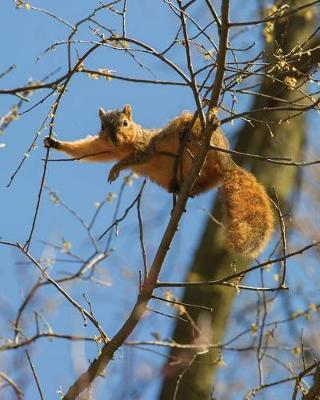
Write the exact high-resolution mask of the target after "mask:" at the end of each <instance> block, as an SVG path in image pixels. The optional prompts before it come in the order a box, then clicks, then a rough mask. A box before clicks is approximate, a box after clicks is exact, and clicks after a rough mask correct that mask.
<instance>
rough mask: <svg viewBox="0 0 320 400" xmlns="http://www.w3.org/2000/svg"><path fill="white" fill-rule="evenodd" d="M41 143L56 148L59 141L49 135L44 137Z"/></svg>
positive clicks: (46, 146)
mask: <svg viewBox="0 0 320 400" xmlns="http://www.w3.org/2000/svg"><path fill="white" fill-rule="evenodd" d="M43 143H44V147H45V148H47V149H50V148H52V147H53V148H54V149H56V148H57V147H58V144H59V142H58V141H57V140H55V139H52V138H51V137H50V136H48V137H46V138H45V139H44V141H43Z"/></svg>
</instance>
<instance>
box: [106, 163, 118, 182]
mask: <svg viewBox="0 0 320 400" xmlns="http://www.w3.org/2000/svg"><path fill="white" fill-rule="evenodd" d="M118 176H119V170H118V168H117V166H116V165H114V166H113V167H112V168H111V170H110V172H109V176H108V182H109V183H112V182H114V181H115V180H116V179H117V178H118Z"/></svg>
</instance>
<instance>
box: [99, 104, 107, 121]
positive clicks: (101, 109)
mask: <svg viewBox="0 0 320 400" xmlns="http://www.w3.org/2000/svg"><path fill="white" fill-rule="evenodd" d="M106 114H107V113H106V112H105V110H104V109H103V108H102V107H101V108H99V117H100V119H103V117H105V116H106Z"/></svg>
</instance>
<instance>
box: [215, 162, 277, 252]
mask: <svg viewBox="0 0 320 400" xmlns="http://www.w3.org/2000/svg"><path fill="white" fill-rule="evenodd" d="M221 192H222V198H223V200H224V202H225V205H226V213H227V225H226V235H227V242H228V244H229V246H230V248H231V250H234V251H236V252H237V253H240V254H242V255H244V256H247V257H256V256H257V255H258V254H259V253H260V252H261V251H262V250H263V249H264V247H265V246H266V244H267V243H268V241H269V239H270V236H271V234H272V230H273V212H272V207H271V201H270V199H269V197H268V195H267V193H266V191H265V189H264V187H263V186H262V185H261V184H260V183H258V182H257V180H256V178H255V177H254V176H253V175H252V174H251V173H249V172H247V171H245V170H243V169H242V168H240V167H238V166H237V165H236V164H233V167H232V168H229V169H227V170H226V171H225V172H224V174H223V178H222V186H221Z"/></svg>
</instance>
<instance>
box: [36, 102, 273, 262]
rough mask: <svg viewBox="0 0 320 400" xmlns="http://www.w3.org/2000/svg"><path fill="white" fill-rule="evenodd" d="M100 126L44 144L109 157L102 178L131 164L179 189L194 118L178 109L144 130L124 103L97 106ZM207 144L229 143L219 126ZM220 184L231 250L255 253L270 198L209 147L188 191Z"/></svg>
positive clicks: (197, 129) (196, 138)
mask: <svg viewBox="0 0 320 400" xmlns="http://www.w3.org/2000/svg"><path fill="white" fill-rule="evenodd" d="M99 117H100V120H101V130H100V132H99V134H98V135H96V136H88V137H86V138H84V139H81V140H76V141H72V142H67V141H60V140H56V139H53V138H52V137H47V138H45V140H44V144H45V147H47V148H54V149H56V150H58V151H62V152H64V153H66V154H68V155H69V156H71V157H72V158H74V159H76V160H82V161H91V162H95V161H100V162H105V161H112V160H116V161H117V163H116V164H114V165H113V167H112V168H111V170H110V173H109V177H108V181H109V182H110V183H111V182H113V181H115V180H116V179H117V178H118V176H119V173H120V171H122V170H124V169H127V168H129V169H131V170H132V171H134V172H135V173H137V174H138V175H143V176H146V177H148V178H149V179H151V181H153V182H155V183H157V184H158V185H160V186H161V187H163V188H164V189H165V190H167V191H168V192H169V193H174V194H177V193H179V189H180V186H181V184H182V182H183V179H184V177H185V176H187V174H188V173H189V172H190V170H191V165H192V162H193V159H194V158H195V157H197V154H198V152H199V150H200V146H201V123H200V120H199V118H194V115H193V114H192V113H189V112H184V113H182V114H180V115H179V116H178V117H176V118H174V119H173V120H171V121H170V122H169V123H168V124H167V125H166V126H165V127H163V128H159V129H144V128H142V127H141V126H140V125H138V124H137V123H136V122H134V120H133V119H132V109H131V106H130V105H125V106H124V108H123V110H113V111H108V112H107V111H105V110H104V109H103V108H100V109H99ZM211 144H212V145H214V146H217V147H220V148H222V149H226V150H228V148H229V143H228V140H227V139H226V137H225V135H224V133H223V132H222V130H221V129H220V128H217V130H216V131H215V132H214V134H213V135H212V139H211ZM217 185H221V190H220V192H221V196H222V199H223V201H224V203H225V206H226V214H227V225H226V239H227V243H228V245H229V247H230V249H231V250H233V251H235V252H237V253H239V254H241V255H243V256H246V257H256V256H257V255H259V254H260V253H261V252H262V250H263V249H264V248H265V246H266V244H267V243H268V241H269V239H270V236H271V234H272V231H273V212H272V207H271V201H270V199H269V197H268V195H267V193H266V191H265V189H264V187H263V186H262V185H261V184H260V183H258V182H257V180H256V178H255V177H254V176H253V175H252V174H251V173H250V172H248V171H245V170H244V169H242V168H240V167H239V166H238V165H237V164H236V163H235V162H234V161H233V160H232V158H231V156H230V154H229V153H227V152H221V151H219V150H210V151H209V152H208V154H207V157H206V160H205V162H204V165H203V167H202V169H201V171H200V174H199V176H198V177H197V178H196V180H195V182H194V185H193V187H192V188H191V191H190V196H192V197H193V196H196V195H198V194H201V193H204V192H206V191H208V190H209V189H211V188H213V187H215V186H217Z"/></svg>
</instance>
